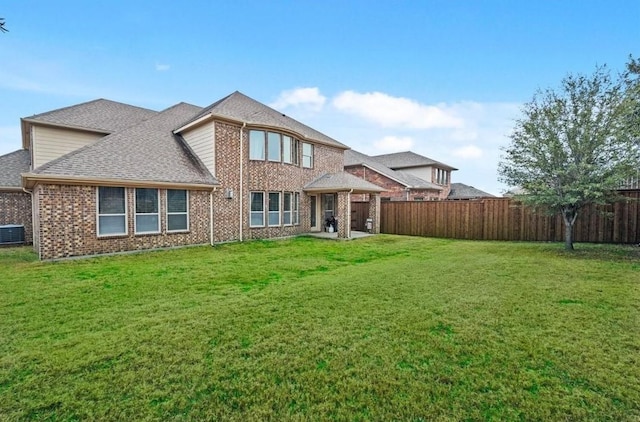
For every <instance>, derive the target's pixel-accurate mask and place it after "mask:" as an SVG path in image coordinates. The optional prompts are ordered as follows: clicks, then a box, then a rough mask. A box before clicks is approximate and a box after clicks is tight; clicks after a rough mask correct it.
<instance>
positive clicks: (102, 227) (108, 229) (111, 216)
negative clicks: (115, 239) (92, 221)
mask: <svg viewBox="0 0 640 422" xmlns="http://www.w3.org/2000/svg"><path fill="white" fill-rule="evenodd" d="M126 209H127V200H126V197H125V189H124V188H112V187H99V188H98V236H113V235H120V234H127V212H126Z"/></svg>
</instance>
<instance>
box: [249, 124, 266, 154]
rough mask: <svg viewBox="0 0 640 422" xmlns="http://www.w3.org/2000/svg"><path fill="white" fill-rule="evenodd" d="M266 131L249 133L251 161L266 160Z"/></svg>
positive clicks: (251, 131)
mask: <svg viewBox="0 0 640 422" xmlns="http://www.w3.org/2000/svg"><path fill="white" fill-rule="evenodd" d="M264 157H265V151H264V131H262V130H250V131H249V158H250V159H251V160H264Z"/></svg>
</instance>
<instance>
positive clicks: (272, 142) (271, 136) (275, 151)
mask: <svg viewBox="0 0 640 422" xmlns="http://www.w3.org/2000/svg"><path fill="white" fill-rule="evenodd" d="M280 145H281V140H280V134H279V133H274V132H268V133H267V153H268V156H269V157H268V158H269V161H281V160H282V156H281V154H280Z"/></svg>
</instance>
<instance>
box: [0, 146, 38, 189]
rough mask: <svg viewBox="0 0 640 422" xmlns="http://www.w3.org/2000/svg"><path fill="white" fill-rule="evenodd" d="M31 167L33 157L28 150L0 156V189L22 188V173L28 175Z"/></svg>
mask: <svg viewBox="0 0 640 422" xmlns="http://www.w3.org/2000/svg"><path fill="white" fill-rule="evenodd" d="M30 167H31V155H30V154H29V151H28V150H26V149H19V150H17V151H14V152H10V153H9V154H5V155H1V156H0V169H1V170H2V171H1V172H0V189H2V188H16V189H21V188H22V180H21V178H20V173H27V172H28V171H29V168H30Z"/></svg>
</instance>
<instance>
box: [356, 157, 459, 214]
mask: <svg viewBox="0 0 640 422" xmlns="http://www.w3.org/2000/svg"><path fill="white" fill-rule="evenodd" d="M344 169H345V171H346V172H348V173H351V174H353V175H354V176H357V177H359V178H361V179H363V180H366V181H369V182H371V183H374V184H376V185H378V186H382V187H384V188H385V192H383V193H382V194H381V199H382V200H391V201H431V200H440V199H447V197H448V195H449V191H450V189H451V172H452V171H455V170H457V169H456V168H454V167H451V166H449V165H447V164H444V163H441V162H438V161H435V160H432V159H430V158H427V157H424V156H422V155H419V154H416V153H414V152H410V151H407V152H399V153H395V154H385V155H376V156H368V155H366V154H362V153H360V152H357V151H354V150H348V151H346V152H345V162H344ZM366 199H367V197H366V195H360V196H357V197H354V200H356V201H359V200H366Z"/></svg>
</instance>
